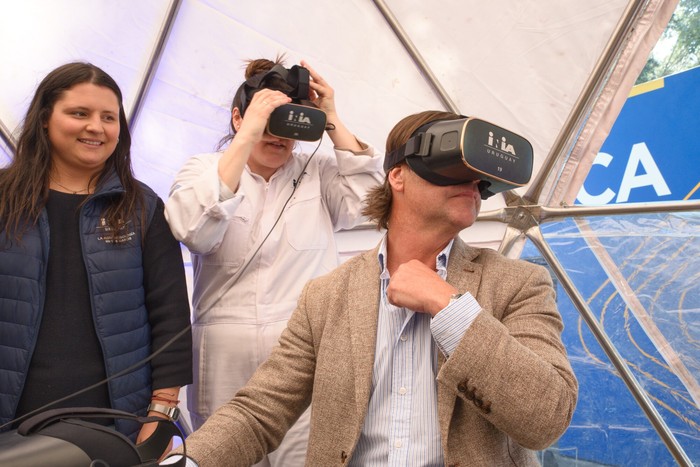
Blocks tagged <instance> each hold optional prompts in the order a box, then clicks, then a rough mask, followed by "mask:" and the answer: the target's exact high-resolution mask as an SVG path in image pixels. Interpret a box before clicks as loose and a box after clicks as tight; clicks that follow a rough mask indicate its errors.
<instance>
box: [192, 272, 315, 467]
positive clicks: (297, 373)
mask: <svg viewBox="0 0 700 467" xmlns="http://www.w3.org/2000/svg"><path fill="white" fill-rule="evenodd" d="M307 291H308V285H307V286H306V287H305V288H304V290H303V292H302V294H301V296H300V299H299V305H298V307H297V309H296V310H295V311H294V313H293V314H292V316H291V317H290V319H289V321H288V323H287V328H286V329H285V330H284V331H283V333H282V335H281V337H280V340H279V345H277V346H276V347H275V348H274V349H273V350H272V353H271V354H270V357H268V359H267V360H266V361H265V362H264V363H263V364H262V365H260V367H258V369H257V370H256V372H255V373H254V374H253V376H252V377H251V379H250V380H249V381H248V383H247V384H246V386H245V387H243V388H242V389H241V390H240V391H239V392H238V393H237V394H236V396H235V397H234V398H233V399H232V400H231V401H229V402H228V403H227V404H225V405H223V406H222V407H220V408H219V409H218V410H217V411H216V412H215V413H214V414H213V415H212V416H211V417H210V418H209V419H208V420H207V421H206V422H205V423H204V425H202V427H201V428H200V429H199V430H197V431H195V432H194V433H192V434H191V435H190V436H189V437H188V438H187V440H186V448H187V456H188V457H191V458H192V459H194V460H195V461H196V462H197V463H198V465H199V466H200V467H206V466H218V465H227V466H249V465H252V464H255V463H256V462H258V461H260V460H261V459H262V457H263V456H264V455H265V454H266V453H268V452H270V451H273V450H274V449H276V448H277V446H279V444H280V442H281V441H282V438H283V437H284V435H285V434H286V433H287V430H289V428H290V427H291V426H292V425H293V424H294V423H295V422H296V420H297V419H298V418H299V417H300V416H301V414H302V413H303V412H304V410H306V408H307V407H308V406H309V404H310V403H311V394H312V389H313V381H314V372H315V368H316V357H315V352H314V344H313V339H312V332H311V326H310V323H309V320H308V319H307V307H306V305H305V301H306V299H307Z"/></svg>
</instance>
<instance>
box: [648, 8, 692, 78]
mask: <svg viewBox="0 0 700 467" xmlns="http://www.w3.org/2000/svg"><path fill="white" fill-rule="evenodd" d="M698 65H700V0H680V2H679V3H678V7H676V11H675V12H674V13H673V17H672V18H671V21H669V23H668V26H667V27H666V30H665V31H664V33H663V35H662V37H661V40H660V41H659V45H657V47H656V48H655V49H654V50H653V51H652V53H651V56H650V57H649V60H648V61H647V64H646V66H645V67H644V69H643V70H642V72H641V74H640V75H639V78H637V83H636V84H639V83H645V82H647V81H651V80H653V79H656V78H661V77H663V76H668V75H671V74H674V73H679V72H681V71H685V70H688V69H690V68H694V67H696V66H698Z"/></svg>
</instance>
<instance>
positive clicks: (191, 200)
mask: <svg viewBox="0 0 700 467" xmlns="http://www.w3.org/2000/svg"><path fill="white" fill-rule="evenodd" d="M219 157H220V153H213V154H203V155H198V156H194V157H192V158H191V159H189V160H188V161H187V162H186V163H185V165H184V166H183V167H182V169H181V170H180V172H178V174H177V176H176V177H175V181H174V182H173V185H172V188H171V189H170V196H169V198H168V200H167V202H166V203H165V217H166V219H167V220H168V223H169V224H170V229H171V230H172V232H173V235H174V236H175V238H177V239H178V240H179V241H181V242H182V243H184V244H185V245H186V246H187V248H189V250H190V251H191V252H192V253H195V254H201V255H206V254H210V253H213V252H215V251H216V250H217V249H218V248H219V246H220V245H221V242H222V240H223V238H224V235H225V234H226V230H227V227H228V224H229V221H230V219H231V218H232V217H233V216H234V214H235V212H236V209H237V208H238V207H239V206H240V204H241V201H242V200H243V198H244V196H245V195H244V194H243V193H241V192H240V190H239V192H238V193H233V192H232V191H231V190H230V189H229V188H228V187H227V186H226V185H225V184H224V183H223V182H221V180H220V178H219V174H218V162H219Z"/></svg>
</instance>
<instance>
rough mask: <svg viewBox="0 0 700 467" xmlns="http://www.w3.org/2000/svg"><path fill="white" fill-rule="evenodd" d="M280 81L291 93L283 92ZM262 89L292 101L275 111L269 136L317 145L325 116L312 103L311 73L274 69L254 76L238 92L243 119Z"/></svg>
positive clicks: (291, 69)
mask: <svg viewBox="0 0 700 467" xmlns="http://www.w3.org/2000/svg"><path fill="white" fill-rule="evenodd" d="M280 80H281V82H282V83H286V85H287V86H286V87H288V89H280V88H281V87H282V86H280V85H279V84H281V83H280ZM275 81H276V83H275ZM271 82H272V83H273V84H271ZM262 88H269V89H275V90H279V91H282V92H284V93H285V94H286V95H288V96H289V97H291V98H292V103H290V104H284V105H281V106H279V107H277V108H276V109H275V110H273V111H272V114H271V115H270V119H269V120H268V122H267V132H268V133H270V134H271V135H273V136H277V137H278V138H285V139H295V140H299V141H317V140H319V139H320V138H321V136H323V132H324V131H325V130H326V113H325V112H324V111H322V110H320V109H318V108H317V107H314V106H313V104H311V101H310V100H309V70H307V69H306V68H304V67H301V66H298V65H294V66H293V67H292V68H290V69H286V68H285V67H283V66H282V65H275V66H274V67H273V68H272V69H271V70H270V71H267V72H265V73H259V74H257V75H255V76H251V77H250V78H248V79H247V80H246V81H245V83H243V84H242V85H241V87H240V89H239V93H240V98H241V99H240V101H241V107H242V108H241V109H239V110H240V111H241V115H243V113H244V112H245V110H246V109H247V108H248V105H249V104H250V101H251V99H252V98H253V94H254V91H255V90H257V89H262Z"/></svg>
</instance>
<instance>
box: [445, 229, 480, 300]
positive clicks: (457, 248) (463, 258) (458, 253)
mask: <svg viewBox="0 0 700 467" xmlns="http://www.w3.org/2000/svg"><path fill="white" fill-rule="evenodd" d="M477 256H479V250H478V249H477V248H473V247H470V246H467V244H465V243H464V242H463V241H462V240H461V239H460V238H459V237H457V238H455V241H454V243H453V245H452V250H450V260H449V262H448V264H447V282H449V283H450V284H452V285H453V286H455V287H456V288H457V290H459V293H465V292H469V293H470V294H472V295H473V296H474V297H475V298H476V293H477V292H478V291H479V284H480V283H481V269H482V267H481V264H478V263H474V262H473V261H474V259H476V257H477Z"/></svg>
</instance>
